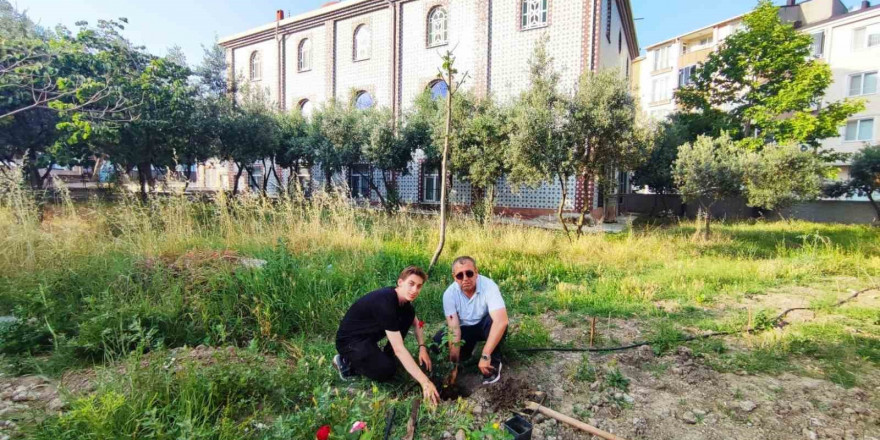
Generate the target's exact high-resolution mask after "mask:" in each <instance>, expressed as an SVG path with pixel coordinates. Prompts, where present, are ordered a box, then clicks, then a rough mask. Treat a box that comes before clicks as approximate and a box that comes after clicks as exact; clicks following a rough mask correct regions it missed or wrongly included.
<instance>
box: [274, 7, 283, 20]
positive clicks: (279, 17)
mask: <svg viewBox="0 0 880 440" xmlns="http://www.w3.org/2000/svg"><path fill="white" fill-rule="evenodd" d="M281 20H284V10H283V9H279V10H277V11H275V21H281Z"/></svg>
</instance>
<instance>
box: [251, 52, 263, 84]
mask: <svg viewBox="0 0 880 440" xmlns="http://www.w3.org/2000/svg"><path fill="white" fill-rule="evenodd" d="M262 77H263V58H262V57H261V56H260V52H258V51H254V53H252V54H251V62H250V78H251V81H258V80H259V79H260V78H262Z"/></svg>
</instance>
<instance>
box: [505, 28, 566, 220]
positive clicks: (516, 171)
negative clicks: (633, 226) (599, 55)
mask: <svg viewBox="0 0 880 440" xmlns="http://www.w3.org/2000/svg"><path fill="white" fill-rule="evenodd" d="M566 110H567V102H566V101H565V98H564V97H563V96H562V95H561V94H560V93H559V73H557V72H556V71H555V70H554V69H553V59H552V58H551V57H550V56H549V54H547V48H546V38H544V39H542V40H540V41H539V42H538V44H537V45H536V46H535V50H534V53H533V54H532V57H531V58H530V59H529V88H528V89H526V91H524V92H523V93H522V94H521V95H520V97H519V99H517V101H516V103H515V104H514V105H513V108H512V109H511V112H510V129H509V133H510V147H509V153H508V156H507V160H508V166H509V168H510V173H509V174H508V176H507V179H508V181H509V182H510V183H511V184H512V185H529V186H538V185H540V184H541V183H543V182H548V181H550V182H552V181H554V180H558V181H559V185H560V187H561V189H562V197H561V199H560V201H559V206H558V208H557V210H556V215H557V217H558V218H559V223H560V224H561V225H562V228H563V230H564V231H565V234H566V236H568V235H569V231H568V226H566V224H565V220H564V219H563V217H562V212H563V210H564V209H565V202H566V200H567V198H568V190H569V188H568V186H567V185H568V179H569V178H570V177H571V176H573V175H574V173H575V172H576V168H575V157H574V151H575V148H574V146H575V144H574V142H573V140H572V138H571V137H569V136H568V134H569V133H568V132H567V130H566V123H567V122H568V121H567V120H566V114H567V113H566Z"/></svg>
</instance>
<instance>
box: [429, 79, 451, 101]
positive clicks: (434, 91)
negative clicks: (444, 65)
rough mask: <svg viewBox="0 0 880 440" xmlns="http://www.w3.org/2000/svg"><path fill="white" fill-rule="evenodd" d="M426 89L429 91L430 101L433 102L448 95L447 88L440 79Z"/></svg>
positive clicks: (444, 82)
mask: <svg viewBox="0 0 880 440" xmlns="http://www.w3.org/2000/svg"><path fill="white" fill-rule="evenodd" d="M428 88H429V89H430V90H431V99H432V100H434V101H436V100H438V99H443V98H445V97H446V95H448V94H449V86H447V85H446V81H443V80H442V79H440V80H437V81H434V82H432V83H431V85H430V86H428Z"/></svg>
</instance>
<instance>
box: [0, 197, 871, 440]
mask: <svg viewBox="0 0 880 440" xmlns="http://www.w3.org/2000/svg"><path fill="white" fill-rule="evenodd" d="M37 212H38V210H37V209H36V207H35V205H34V202H33V200H32V199H30V198H29V197H28V196H27V194H22V193H17V194H15V195H13V196H9V197H8V199H7V200H5V202H4V204H3V207H2V208H0V229H2V235H0V236H2V237H3V239H2V240H3V241H2V243H0V249H2V251H0V315H14V316H16V317H17V318H18V320H19V321H18V322H17V323H7V324H0V352H2V356H3V358H2V363H3V364H4V365H3V369H4V377H6V378H12V377H19V376H23V375H27V374H34V373H39V374H43V375H46V376H48V377H49V378H50V379H52V380H55V379H57V378H70V377H79V376H77V375H80V376H81V377H86V378H87V381H88V382H89V384H90V385H89V387H88V388H87V389H85V390H75V389H70V390H65V391H63V392H62V397H61V400H63V403H64V411H62V412H60V413H56V412H51V413H50V415H48V416H38V417H33V416H24V415H21V416H17V417H18V418H17V419H16V420H18V421H19V422H18V425H19V428H18V429H19V431H16V432H18V433H19V434H21V435H24V434H26V435H28V436H32V437H33V438H46V439H48V438H51V439H55V440H57V439H64V438H85V437H86V436H91V437H89V438H122V437H127V438H216V439H227V438H228V439H232V438H236V439H237V438H278V439H282V438H284V439H289V438H297V439H299V438H302V439H306V438H314V433H315V431H316V430H317V428H318V427H319V426H321V425H325V424H326V425H331V426H333V427H334V429H333V432H334V433H337V434H338V433H340V432H341V431H343V429H344V430H346V431H347V428H348V427H350V426H351V423H352V422H353V421H355V420H364V421H366V422H367V426H368V430H369V432H368V433H367V434H364V435H362V436H361V437H360V438H361V439H362V440H365V439H367V438H374V439H375V438H381V430H382V428H383V427H384V423H385V422H384V421H385V417H386V415H387V413H388V411H389V409H390V408H396V410H397V416H396V424H395V426H396V427H397V430H396V431H395V433H399V434H402V433H403V425H404V424H405V421H404V419H405V418H406V413H407V411H408V410H407V409H408V408H409V401H410V400H411V399H412V398H414V397H416V395H417V394H418V393H417V392H416V391H417V388H416V389H412V388H410V386H409V385H410V381H409V380H408V379H403V378H402V379H400V380H399V381H397V382H394V383H392V384H381V385H377V384H371V383H369V382H365V381H357V382H355V383H354V384H346V383H344V382H341V381H340V380H339V379H338V377H337V376H335V372H334V371H333V369H332V367H331V366H330V363H329V360H330V357H331V356H332V354H333V352H334V349H333V336H334V333H335V330H336V326H337V324H338V322H339V319H340V318H341V317H342V315H343V314H344V312H345V311H346V309H347V307H348V305H350V304H351V303H352V302H353V301H354V300H355V299H356V298H358V297H359V296H360V295H362V294H364V293H366V292H368V291H370V290H373V289H375V288H378V287H381V286H385V285H391V284H393V283H394V281H395V277H396V274H397V273H398V272H399V270H400V269H401V268H403V267H404V266H407V265H410V264H417V265H421V266H427V263H428V261H429V259H430V256H431V255H430V254H431V252H432V251H433V249H434V246H435V243H436V240H437V233H436V231H435V229H436V225H435V220H434V219H432V218H424V217H417V216H412V215H406V214H397V215H393V216H388V215H385V214H382V213H378V212H372V211H366V210H362V209H355V208H352V207H349V206H348V205H347V203H346V202H345V201H343V200H340V199H336V198H333V197H319V198H316V199H314V200H312V201H310V202H306V201H304V200H299V199H291V200H281V201H267V200H260V199H251V198H241V199H237V200H230V199H226V198H224V197H222V196H221V197H219V198H217V199H215V200H206V201H199V202H192V201H187V200H185V199H182V198H174V197H172V198H167V199H159V200H154V201H152V202H150V203H148V204H141V203H137V202H136V201H134V200H129V199H126V198H124V197H123V199H122V200H120V201H118V202H115V203H113V204H108V203H106V202H97V201H94V202H90V203H86V204H78V205H74V204H72V203H70V202H65V203H60V204H58V205H55V206H52V207H51V208H50V209H48V210H47V214H46V215H45V216H44V218H43V219H42V221H40V220H39V219H38V216H37V215H36V213H37ZM694 226H695V225H694V224H693V223H691V222H682V223H676V224H674V225H665V226H647V225H643V226H635V227H633V228H630V229H629V230H628V231H627V232H624V233H620V234H613V235H612V234H606V235H602V234H599V235H589V236H585V237H581V238H578V239H576V240H573V241H571V242H569V240H568V239H566V237H565V236H564V235H562V234H561V233H560V232H556V231H547V230H540V229H531V228H525V227H517V226H510V225H505V226H502V225H483V224H480V223H477V222H475V221H473V220H472V219H469V218H466V217H457V218H455V219H453V220H452V222H451V225H450V228H449V237H448V238H447V246H446V249H445V251H444V254H443V257H442V258H441V264H440V265H439V266H438V267H437V268H436V269H435V270H434V272H433V273H432V274H431V277H430V279H429V281H428V282H427V283H426V285H425V288H424V289H423V291H422V296H421V297H420V298H419V299H418V300H417V302H416V310H417V313H418V315H419V317H420V318H422V319H424V320H425V321H427V323H428V328H429V329H431V330H436V329H438V328H439V327H440V325H442V320H443V317H442V311H441V304H440V297H441V294H442V292H443V290H444V288H445V287H446V286H447V285H448V284H449V283H450V282H451V281H452V279H451V276H450V274H449V273H450V267H449V263H450V262H451V260H452V259H453V258H454V257H455V256H458V255H470V256H472V257H474V258H475V259H476V260H477V262H478V264H479V268H480V271H481V273H482V274H484V275H487V276H489V277H490V278H492V279H494V280H495V281H496V282H497V283H498V284H499V286H500V287H501V290H502V293H503V295H504V297H505V300H506V302H507V305H508V309H509V310H510V313H511V316H512V326H511V337H510V341H509V344H508V348H509V349H510V350H509V351H510V357H511V359H514V362H515V363H516V364H518V365H520V366H521V367H525V366H527V365H533V367H535V368H540V367H541V365H543V364H542V362H543V361H542V360H540V359H536V358H535V357H534V356H531V357H529V355H526V354H517V353H515V349H516V348H528V347H547V346H566V347H585V346H586V344H587V341H585V340H584V339H583V338H573V339H570V340H563V339H564V338H560V337H559V335H560V334H564V332H565V329H566V328H581V327H583V326H584V325H585V323H586V322H588V321H589V320H590V319H592V318H593V317H596V318H597V319H598V320H599V322H600V328H606V330H604V331H601V332H600V335H599V337H598V338H597V345H598V346H612V345H617V344H626V343H630V342H634V339H638V340H639V341H642V340H649V341H653V342H654V344H653V345H652V348H653V351H654V353H655V355H657V356H663V355H671V353H673V352H674V351H675V350H676V347H678V346H679V345H681V344H682V343H681V342H680V339H682V338H683V337H684V336H687V335H695V334H701V333H704V332H708V331H734V332H736V331H742V330H745V329H747V328H755V329H757V331H755V332H754V333H752V334H746V333H744V332H743V333H740V334H737V335H734V336H732V337H728V338H723V339H709V340H703V341H696V342H692V343H689V344H687V345H688V347H690V350H692V351H693V352H694V353H696V354H697V355H698V356H699V359H700V363H701V365H705V366H707V367H709V368H711V369H713V370H714V371H716V372H718V373H719V374H726V373H734V372H735V373H745V374H751V375H767V376H771V377H772V376H776V375H780V374H797V375H802V376H807V377H812V378H816V379H819V380H824V381H830V382H831V383H833V384H836V386H840V387H843V388H844V389H846V388H853V387H862V388H864V387H867V386H869V385H870V383H868V382H869V381H871V380H874V379H876V377H877V375H876V372H877V369H878V365H880V308H877V307H876V303H871V302H870V301H867V302H864V301H861V300H859V301H853V302H851V303H847V304H845V305H843V306H841V307H835V306H833V304H834V302H835V301H836V300H837V299H840V298H843V297H845V296H846V295H847V293H848V292H849V291H851V290H852V289H866V288H869V287H871V286H876V285H878V284H880V228H871V227H867V226H846V225H828V224H816V223H807V222H770V221H757V222H738V223H719V224H717V225H713V236H712V237H711V238H710V239H709V240H702V239H697V238H694ZM249 259H259V260H264V261H265V264H264V265H262V266H260V267H254V264H252V261H251V260H249ZM798 289H801V290H798ZM798 292H804V293H803V295H801V296H798ZM779 298H785V299H786V300H788V301H789V302H794V303H797V301H798V300H799V299H803V300H804V301H806V304H805V305H809V306H811V307H813V308H815V309H816V310H815V311H812V312H810V316H809V317H807V318H806V319H791V320H788V322H787V325H785V326H784V327H782V328H779V327H777V326H774V325H773V324H775V323H773V322H771V319H770V318H772V317H773V316H775V315H776V314H777V313H779V312H780V311H781V307H782V306H783V305H784V304H787V303H783V302H779V301H776V299H779ZM771 299H773V300H771ZM551 321H552V323H555V324H552V323H550V322H551ZM551 324H552V325H551ZM554 325H555V326H556V327H558V328H555V329H554V327H553V326H554ZM612 325H614V327H615V328H617V327H621V326H625V325H631V326H634V327H635V328H637V332H636V333H634V334H633V336H632V338H633V339H629V337H628V336H627V334H626V333H621V332H615V331H612V330H611V329H612ZM560 329H561V330H560ZM560 332H561V333H560ZM408 342H410V343H411V342H412V341H408ZM182 347H189V348H182ZM192 347H199V348H198V349H192ZM576 364H577V362H574V365H573V366H572V368H573V369H578V371H581V373H578V374H581V375H583V374H586V375H587V376H589V374H588V373H589V371H587V370H584V368H583V367H582V366H581V367H578V366H577V365H576ZM651 368H654V369H655V370H656V371H660V372H662V371H665V369H664V367H663V366H662V365H661V364H660V363H659V361H658V363H657V364H654V365H652V367H651ZM600 370H601V369H600ZM573 371H574V370H573ZM584 371H587V373H584ZM612 371H613V370H609V373H608V374H609V375H610V377H612V378H614V377H616V376H614V375H616V374H619V371H618V372H617V373H613V374H612V373H611V372H612ZM575 376H576V375H575ZM607 380H610V379H608V378H607V377H606V381H607ZM615 380H616V383H619V382H620V381H621V380H622V379H615ZM62 382H64V381H62ZM67 382H69V380H68V381H67ZM868 388H872V387H868ZM469 405H470V403H469V402H468V401H467V400H466V399H462V400H460V401H457V402H447V403H444V404H442V405H441V406H440V407H439V408H437V409H434V410H432V411H425V412H424V413H423V417H422V421H421V426H420V433H421V434H422V435H423V436H424V438H431V439H433V438H440V436H441V433H443V432H445V431H450V432H453V433H454V432H455V431H456V430H457V429H464V430H466V431H467V432H470V434H469V435H471V436H472V437H473V438H478V437H477V435H478V434H477V432H478V431H480V430H483V429H488V430H489V431H491V425H492V423H493V422H497V421H499V420H500V419H502V418H504V417H505V416H506V415H507V414H504V413H498V414H494V413H490V414H482V415H474V414H473V411H472V409H473V408H472V407H471V406H469ZM343 426H344V427H345V428H343ZM487 426H488V427H487ZM0 434H2V432H0ZM368 436H372V437H368ZM335 438H343V437H341V436H340V437H335ZM353 438H355V437H353Z"/></svg>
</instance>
